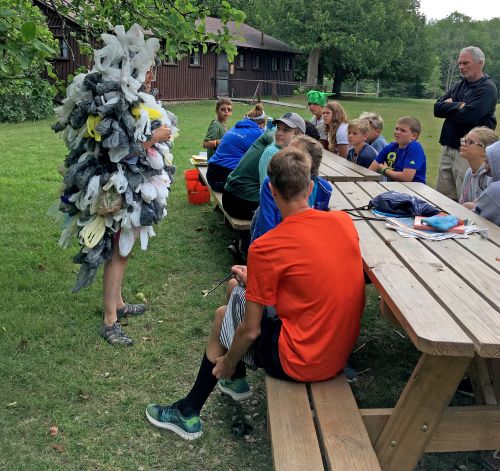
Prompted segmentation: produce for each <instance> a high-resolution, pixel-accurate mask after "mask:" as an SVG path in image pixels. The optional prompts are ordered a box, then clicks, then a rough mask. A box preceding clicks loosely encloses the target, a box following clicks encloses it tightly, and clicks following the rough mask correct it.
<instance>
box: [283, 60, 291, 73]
mask: <svg viewBox="0 0 500 471" xmlns="http://www.w3.org/2000/svg"><path fill="white" fill-rule="evenodd" d="M283 70H284V71H285V72H290V71H291V70H292V58H291V57H285V59H284V60H283Z"/></svg>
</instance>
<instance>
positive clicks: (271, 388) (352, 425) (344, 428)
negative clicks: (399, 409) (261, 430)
mask: <svg viewBox="0 0 500 471" xmlns="http://www.w3.org/2000/svg"><path fill="white" fill-rule="evenodd" d="M266 391H267V408H268V427H269V433H270V436H271V443H272V449H273V462H274V469H275V470H276V471H294V470H297V471H302V470H307V471H317V470H325V469H326V470H331V471H377V470H380V469H381V468H380V465H379V463H378V460H377V457H376V455H375V452H374V450H373V446H372V444H371V442H370V438H369V436H368V432H367V431H366V428H365V425H364V422H363V419H362V417H361V413H360V411H359V409H358V406H357V404H356V401H355V399H354V396H353V394H352V391H351V388H350V386H349V383H348V382H347V380H346V378H345V377H344V376H343V375H341V376H338V377H336V378H334V379H331V380H329V381H323V382H321V383H311V384H304V383H291V382H287V381H280V380H277V379H274V378H271V377H270V376H266Z"/></svg>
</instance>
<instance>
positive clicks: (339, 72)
mask: <svg viewBox="0 0 500 471" xmlns="http://www.w3.org/2000/svg"><path fill="white" fill-rule="evenodd" d="M344 75H345V71H344V69H343V68H342V67H338V68H336V69H335V76H334V77H333V86H332V93H333V95H334V96H336V97H340V95H341V93H340V90H341V88H342V82H343V81H344Z"/></svg>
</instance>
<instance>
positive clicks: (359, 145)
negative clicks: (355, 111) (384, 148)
mask: <svg viewBox="0 0 500 471" xmlns="http://www.w3.org/2000/svg"><path fill="white" fill-rule="evenodd" d="M369 132H370V124H369V122H368V120H366V119H352V120H351V121H349V124H348V125H347V141H348V142H349V146H350V149H349V150H348V152H347V160H349V161H351V162H354V163H355V164H358V165H361V166H362V167H365V168H368V167H369V166H370V165H371V163H372V162H373V160H374V159H375V157H376V156H377V151H376V150H375V149H374V148H373V147H372V146H371V145H370V144H367V142H366V140H367V139H368V133H369Z"/></svg>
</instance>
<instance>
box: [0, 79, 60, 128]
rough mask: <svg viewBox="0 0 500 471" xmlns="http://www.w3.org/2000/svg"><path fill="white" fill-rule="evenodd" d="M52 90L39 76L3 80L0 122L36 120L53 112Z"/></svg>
mask: <svg viewBox="0 0 500 471" xmlns="http://www.w3.org/2000/svg"><path fill="white" fill-rule="evenodd" d="M53 98H54V92H53V88H52V87H51V85H50V84H49V83H48V82H47V81H45V80H42V79H41V78H39V77H36V78H27V79H25V80H12V81H9V82H8V81H3V83H1V85H0V122H11V123H18V122H21V121H37V120H39V119H45V118H47V117H49V116H50V115H51V114H52V112H53V102H52V100H53Z"/></svg>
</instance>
